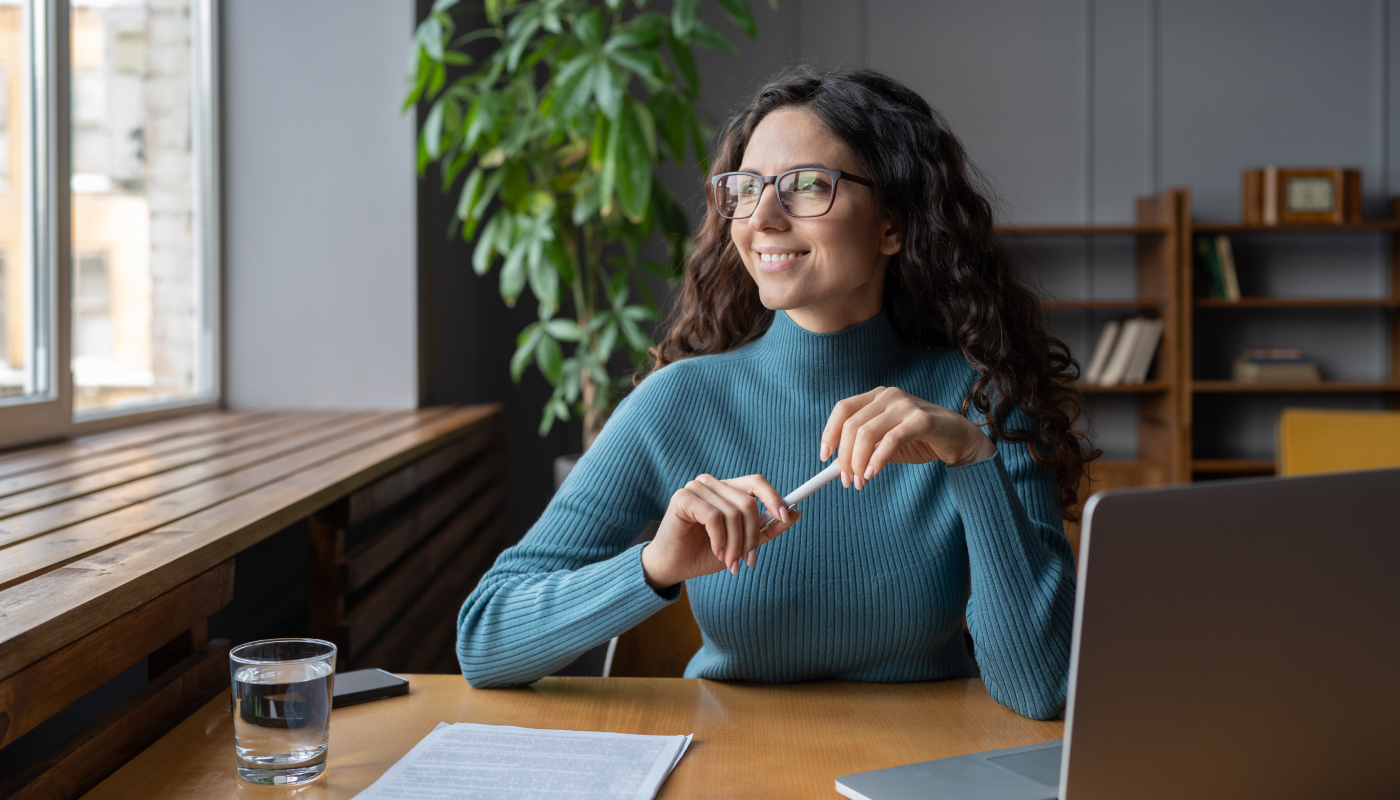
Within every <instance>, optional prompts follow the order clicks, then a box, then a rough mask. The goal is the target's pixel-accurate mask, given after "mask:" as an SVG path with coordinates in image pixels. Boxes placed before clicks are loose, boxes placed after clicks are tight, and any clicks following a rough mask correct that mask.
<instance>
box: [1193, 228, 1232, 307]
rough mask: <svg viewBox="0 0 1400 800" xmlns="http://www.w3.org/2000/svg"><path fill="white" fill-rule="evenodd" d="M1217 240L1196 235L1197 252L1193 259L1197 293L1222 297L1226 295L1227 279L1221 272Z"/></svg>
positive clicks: (1202, 295) (1203, 295)
mask: <svg viewBox="0 0 1400 800" xmlns="http://www.w3.org/2000/svg"><path fill="white" fill-rule="evenodd" d="M1216 245H1217V240H1216V239H1215V238H1214V237H1210V236H1198V237H1196V253H1195V257H1194V258H1193V259H1192V263H1193V264H1194V266H1195V272H1196V286H1197V292H1196V293H1197V295H1198V296H1200V297H1212V298H1221V297H1224V296H1225V279H1224V276H1223V275H1222V273H1221V268H1220V256H1219V253H1217V252H1216Z"/></svg>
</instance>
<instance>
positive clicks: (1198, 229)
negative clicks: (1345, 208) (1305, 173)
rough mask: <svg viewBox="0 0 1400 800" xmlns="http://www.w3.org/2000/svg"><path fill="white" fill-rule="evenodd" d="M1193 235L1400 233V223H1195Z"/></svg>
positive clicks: (1192, 227) (1385, 221) (1384, 221)
mask: <svg viewBox="0 0 1400 800" xmlns="http://www.w3.org/2000/svg"><path fill="white" fill-rule="evenodd" d="M1191 230H1192V232H1193V233H1287V232H1290V231H1322V232H1328V233H1347V232H1352V233H1356V232H1365V231H1400V221H1395V220H1374V221H1368V222H1353V223H1351V224H1350V225H1245V224H1243V223H1240V222H1193V223H1192V224H1191Z"/></svg>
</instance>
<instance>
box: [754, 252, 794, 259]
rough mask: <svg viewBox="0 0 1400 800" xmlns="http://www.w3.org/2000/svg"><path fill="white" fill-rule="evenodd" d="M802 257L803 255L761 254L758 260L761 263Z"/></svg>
mask: <svg viewBox="0 0 1400 800" xmlns="http://www.w3.org/2000/svg"><path fill="white" fill-rule="evenodd" d="M800 255H802V253H759V254H758V258H759V260H760V261H787V260H788V259H792V258H797V257H798V256H800Z"/></svg>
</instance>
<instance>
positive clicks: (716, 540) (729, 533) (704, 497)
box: [686, 475, 744, 572]
mask: <svg viewBox="0 0 1400 800" xmlns="http://www.w3.org/2000/svg"><path fill="white" fill-rule="evenodd" d="M718 484H719V481H718V480H717V479H716V478H714V477H713V476H710V475H701V476H700V477H698V478H696V479H695V480H693V481H691V482H690V483H688V484H686V488H687V489H689V490H690V491H691V493H692V494H693V495H694V496H695V498H696V499H697V500H698V501H699V505H700V506H701V507H700V508H697V509H696V516H697V519H696V522H699V523H700V524H702V525H704V526H705V532H706V533H707V534H708V535H709V537H710V552H711V553H714V555H715V558H717V559H719V560H720V561H722V562H724V568H725V569H728V570H730V571H731V572H732V571H733V570H734V567H733V564H734V562H735V561H738V560H739V557H740V556H741V555H742V554H743V546H744V544H743V542H744V533H743V531H744V515H743V512H742V511H741V510H740V509H739V507H738V506H737V505H735V504H734V502H733V501H732V500H731V498H729V497H726V496H725V495H724V494H722V493H721V491H720V490H719V488H718Z"/></svg>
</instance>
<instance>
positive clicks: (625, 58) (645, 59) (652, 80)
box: [609, 50, 665, 91]
mask: <svg viewBox="0 0 1400 800" xmlns="http://www.w3.org/2000/svg"><path fill="white" fill-rule="evenodd" d="M609 58H611V59H612V62H613V63H614V64H617V65H618V66H620V67H622V68H623V69H625V70H627V71H628V72H631V73H632V74H634V75H636V76H637V77H639V78H641V79H642V80H644V81H646V83H647V86H648V87H649V88H652V89H653V90H654V91H660V90H661V88H662V87H664V86H665V84H663V83H662V82H661V81H659V80H658V79H657V77H656V76H657V75H660V74H661V61H660V60H659V59H657V57H656V53H655V52H653V51H650V50H642V51H633V50H619V51H618V52H616V53H613V54H612V55H610V56H609Z"/></svg>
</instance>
